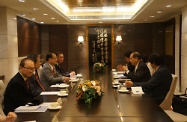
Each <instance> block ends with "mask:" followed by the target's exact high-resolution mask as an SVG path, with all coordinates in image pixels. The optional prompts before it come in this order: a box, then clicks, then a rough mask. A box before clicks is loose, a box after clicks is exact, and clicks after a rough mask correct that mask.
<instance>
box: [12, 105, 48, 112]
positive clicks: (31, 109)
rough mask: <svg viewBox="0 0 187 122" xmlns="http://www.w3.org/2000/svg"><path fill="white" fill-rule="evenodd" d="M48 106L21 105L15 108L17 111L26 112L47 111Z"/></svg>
mask: <svg viewBox="0 0 187 122" xmlns="http://www.w3.org/2000/svg"><path fill="white" fill-rule="evenodd" d="M47 107H48V106H19V107H18V108H16V109H15V113H26V112H45V111H46V110H47Z"/></svg>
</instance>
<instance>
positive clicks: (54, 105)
mask: <svg viewBox="0 0 187 122" xmlns="http://www.w3.org/2000/svg"><path fill="white" fill-rule="evenodd" d="M50 106H51V107H52V108H56V107H58V106H59V103H58V102H52V103H51V104H50Z"/></svg>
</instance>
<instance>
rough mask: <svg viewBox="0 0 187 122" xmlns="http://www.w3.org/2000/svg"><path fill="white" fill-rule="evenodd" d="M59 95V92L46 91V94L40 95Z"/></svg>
mask: <svg viewBox="0 0 187 122" xmlns="http://www.w3.org/2000/svg"><path fill="white" fill-rule="evenodd" d="M58 94H59V91H48V92H46V91H44V92H41V93H40V95H58Z"/></svg>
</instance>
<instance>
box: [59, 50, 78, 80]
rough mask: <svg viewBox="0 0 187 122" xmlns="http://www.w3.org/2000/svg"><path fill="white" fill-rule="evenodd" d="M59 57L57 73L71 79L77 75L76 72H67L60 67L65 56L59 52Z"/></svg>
mask: <svg viewBox="0 0 187 122" xmlns="http://www.w3.org/2000/svg"><path fill="white" fill-rule="evenodd" d="M55 54H56V56H57V64H55V68H56V71H57V72H58V73H59V74H61V75H62V76H66V77H70V75H75V72H74V71H71V72H67V71H65V70H64V69H63V68H62V67H61V66H60V65H61V64H62V63H63V62H64V54H63V53H60V52H57V53H55Z"/></svg>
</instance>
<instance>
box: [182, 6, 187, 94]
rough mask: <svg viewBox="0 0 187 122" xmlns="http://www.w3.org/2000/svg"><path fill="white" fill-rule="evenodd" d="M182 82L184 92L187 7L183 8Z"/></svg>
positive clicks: (186, 56) (186, 74)
mask: <svg viewBox="0 0 187 122" xmlns="http://www.w3.org/2000/svg"><path fill="white" fill-rule="evenodd" d="M181 84H182V92H184V90H185V88H187V7H186V8H184V9H183V10H182V32H181Z"/></svg>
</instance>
